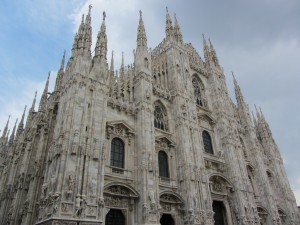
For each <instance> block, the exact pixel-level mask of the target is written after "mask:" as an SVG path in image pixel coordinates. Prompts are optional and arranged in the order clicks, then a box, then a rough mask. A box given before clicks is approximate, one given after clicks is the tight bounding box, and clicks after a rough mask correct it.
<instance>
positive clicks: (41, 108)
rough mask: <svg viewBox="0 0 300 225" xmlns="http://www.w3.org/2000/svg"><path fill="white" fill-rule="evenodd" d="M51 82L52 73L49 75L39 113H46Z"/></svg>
mask: <svg viewBox="0 0 300 225" xmlns="http://www.w3.org/2000/svg"><path fill="white" fill-rule="evenodd" d="M49 80H50V71H49V73H48V78H47V81H46V84H45V88H44V92H43V94H42V97H41V100H40V105H39V111H45V109H46V102H47V98H48V87H49Z"/></svg>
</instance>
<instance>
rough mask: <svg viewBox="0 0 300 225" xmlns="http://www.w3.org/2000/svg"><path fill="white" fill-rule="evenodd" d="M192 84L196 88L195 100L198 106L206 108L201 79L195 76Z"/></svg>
mask: <svg viewBox="0 0 300 225" xmlns="http://www.w3.org/2000/svg"><path fill="white" fill-rule="evenodd" d="M192 84H193V88H194V98H195V101H196V104H197V105H199V106H204V104H203V98H202V93H201V90H202V89H203V88H201V86H202V85H201V83H200V81H199V79H198V78H197V77H195V76H194V77H193V79H192Z"/></svg>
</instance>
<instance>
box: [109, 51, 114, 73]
mask: <svg viewBox="0 0 300 225" xmlns="http://www.w3.org/2000/svg"><path fill="white" fill-rule="evenodd" d="M110 71H111V72H114V51H111V60H110Z"/></svg>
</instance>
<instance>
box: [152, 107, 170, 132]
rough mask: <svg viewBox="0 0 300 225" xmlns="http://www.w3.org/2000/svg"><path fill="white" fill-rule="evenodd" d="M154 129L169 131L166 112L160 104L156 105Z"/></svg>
mask: <svg viewBox="0 0 300 225" xmlns="http://www.w3.org/2000/svg"><path fill="white" fill-rule="evenodd" d="M154 127H156V128H158V129H161V130H165V131H167V130H168V119H167V113H166V110H165V109H164V107H163V106H162V105H161V104H159V103H158V102H157V103H156V104H155V105H154Z"/></svg>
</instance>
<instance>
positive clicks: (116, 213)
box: [105, 209, 125, 225]
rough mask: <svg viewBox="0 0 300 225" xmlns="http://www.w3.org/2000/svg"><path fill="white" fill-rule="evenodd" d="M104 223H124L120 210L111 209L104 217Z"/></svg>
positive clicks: (122, 224)
mask: <svg viewBox="0 0 300 225" xmlns="http://www.w3.org/2000/svg"><path fill="white" fill-rule="evenodd" d="M105 225H125V217H124V215H123V213H122V211H121V210H119V209H111V210H110V211H109V212H108V213H107V214H106V217H105Z"/></svg>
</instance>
